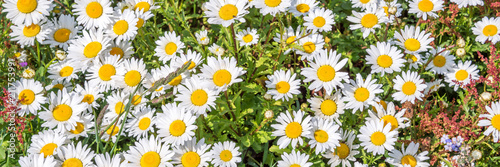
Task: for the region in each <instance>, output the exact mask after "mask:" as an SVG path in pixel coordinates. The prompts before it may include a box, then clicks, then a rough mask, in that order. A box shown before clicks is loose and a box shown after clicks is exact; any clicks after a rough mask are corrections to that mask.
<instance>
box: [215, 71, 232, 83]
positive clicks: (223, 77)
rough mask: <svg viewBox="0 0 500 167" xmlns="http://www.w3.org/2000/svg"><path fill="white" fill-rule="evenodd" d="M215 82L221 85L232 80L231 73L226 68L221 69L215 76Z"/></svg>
mask: <svg viewBox="0 0 500 167" xmlns="http://www.w3.org/2000/svg"><path fill="white" fill-rule="evenodd" d="M213 81H214V84H215V85H217V86H219V87H221V86H224V85H225V84H229V83H230V82H231V73H230V72H229V71H227V70H225V69H220V70H218V71H216V72H215V74H214V76H213Z"/></svg>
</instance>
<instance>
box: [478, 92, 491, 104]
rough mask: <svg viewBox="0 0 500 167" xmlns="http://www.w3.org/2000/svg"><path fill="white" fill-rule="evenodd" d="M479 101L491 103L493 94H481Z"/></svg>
mask: <svg viewBox="0 0 500 167" xmlns="http://www.w3.org/2000/svg"><path fill="white" fill-rule="evenodd" d="M479 100H481V101H483V102H487V101H490V100H491V93H490V92H483V93H481V95H480V96H479Z"/></svg>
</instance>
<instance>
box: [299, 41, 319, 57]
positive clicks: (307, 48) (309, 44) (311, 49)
mask: <svg viewBox="0 0 500 167" xmlns="http://www.w3.org/2000/svg"><path fill="white" fill-rule="evenodd" d="M302 47H303V48H304V50H305V51H306V53H309V54H311V53H312V52H314V51H315V50H316V45H315V44H314V43H312V42H306V43H304V46H302Z"/></svg>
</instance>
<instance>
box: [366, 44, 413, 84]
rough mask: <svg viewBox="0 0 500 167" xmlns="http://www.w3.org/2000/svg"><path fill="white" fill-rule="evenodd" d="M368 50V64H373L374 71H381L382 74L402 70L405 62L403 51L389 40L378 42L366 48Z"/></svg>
mask: <svg viewBox="0 0 500 167" xmlns="http://www.w3.org/2000/svg"><path fill="white" fill-rule="evenodd" d="M366 52H367V53H368V56H367V57H366V61H367V62H366V64H371V65H372V66H371V68H372V72H377V73H381V74H382V76H384V74H385V73H388V74H391V73H393V72H400V71H401V67H403V65H404V64H403V63H404V62H405V60H404V59H403V56H404V55H403V54H402V53H401V51H400V50H399V49H398V48H397V47H395V46H392V45H391V44H390V43H387V42H377V44H376V45H371V46H370V48H368V49H366Z"/></svg>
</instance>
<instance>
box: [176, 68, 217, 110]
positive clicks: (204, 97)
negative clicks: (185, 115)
mask: <svg viewBox="0 0 500 167" xmlns="http://www.w3.org/2000/svg"><path fill="white" fill-rule="evenodd" d="M184 86H185V87H182V86H181V87H179V88H178V90H179V94H177V95H176V96H175V101H178V102H180V103H179V107H185V108H186V109H187V110H192V111H194V115H196V116H199V115H206V114H207V111H212V108H215V99H216V98H217V94H218V92H216V91H214V90H212V89H211V83H210V82H208V81H206V80H203V79H201V78H200V77H198V76H193V77H191V78H189V79H187V80H186V82H185V83H184Z"/></svg>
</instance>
